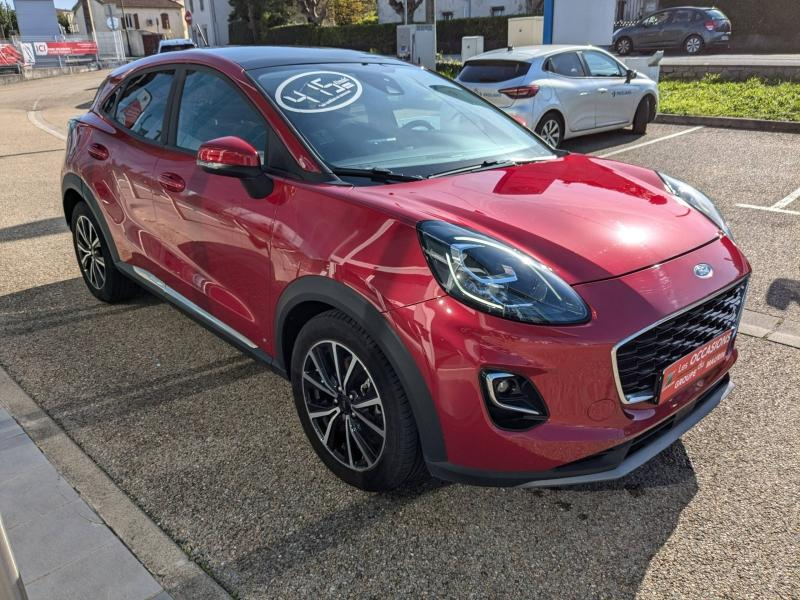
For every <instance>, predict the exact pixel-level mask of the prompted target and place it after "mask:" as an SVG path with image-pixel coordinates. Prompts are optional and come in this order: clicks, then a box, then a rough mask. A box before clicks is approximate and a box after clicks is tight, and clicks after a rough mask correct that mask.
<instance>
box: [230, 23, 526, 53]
mask: <svg viewBox="0 0 800 600" xmlns="http://www.w3.org/2000/svg"><path fill="white" fill-rule="evenodd" d="M519 16H524V15H519ZM396 27H397V23H365V24H362V25H344V26H341V27H316V26H313V25H290V26H286V27H273V28H271V29H267V30H266V31H265V32H263V33H262V35H261V39H260V40H259V43H261V44H270V45H274V46H328V47H332V48H350V49H353V50H364V51H372V52H377V53H378V54H395V51H396V43H397V34H396V33H395V28H396ZM229 31H230V38H231V44H250V43H252V41H251V39H250V31H249V30H248V29H247V25H246V24H245V23H244V22H242V21H234V22H232V23H230V25H229ZM467 35H482V36H483V47H484V49H485V50H493V49H495V48H503V47H505V45H506V43H507V41H508V17H478V18H473V19H453V20H451V21H439V22H438V23H437V24H436V38H437V45H438V51H439V52H440V53H442V54H461V38H462V37H464V36H467Z"/></svg>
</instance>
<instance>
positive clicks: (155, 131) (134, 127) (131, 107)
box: [114, 71, 173, 140]
mask: <svg viewBox="0 0 800 600" xmlns="http://www.w3.org/2000/svg"><path fill="white" fill-rule="evenodd" d="M172 77H173V72H172V71H156V72H151V73H145V74H144V75H140V76H138V77H136V78H134V79H133V80H132V81H131V82H130V83H129V84H128V86H127V87H126V88H125V91H124V92H123V93H122V97H121V98H120V101H119V104H117V111H116V114H115V115H114V120H115V121H117V122H118V123H120V124H121V125H122V126H123V127H127V128H128V129H130V130H131V131H132V132H133V133H137V134H139V135H141V136H143V137H146V138H147V139H149V140H155V139H158V137H159V136H160V135H161V131H162V129H163V126H164V113H165V112H166V110H167V101H168V100H169V90H170V86H171V85H172Z"/></svg>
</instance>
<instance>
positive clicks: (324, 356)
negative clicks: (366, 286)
mask: <svg viewBox="0 0 800 600" xmlns="http://www.w3.org/2000/svg"><path fill="white" fill-rule="evenodd" d="M331 347H333V351H331ZM337 348H338V349H337ZM312 349H313V350H314V352H315V354H314V357H315V358H312V357H311V356H310V353H311V351H312ZM333 352H337V357H338V358H337V361H338V362H337V363H336V364H337V365H339V367H340V368H339V373H340V376H339V377H338V379H339V380H341V379H344V380H345V382H344V383H345V386H344V387H345V389H344V390H343V391H338V390H333V387H334V386H336V385H337V383H336V381H335V380H334V377H333V373H335V372H336V368H335V367H334V366H333V365H334V363H333V360H332V357H333ZM348 353H349V354H348ZM348 358H349V359H350V360H349V361H348ZM354 359H355V360H354ZM353 362H356V365H355V366H354V367H353V368H352V373H351V374H350V380H349V381H348V378H347V377H345V375H347V373H345V371H346V370H348V369H349V367H350V364H351V363H353ZM316 365H321V368H320V369H317V368H316ZM290 370H291V380H292V391H293V393H294V401H295V407H296V408H297V414H298V415H299V417H300V422H301V423H302V425H303V429H304V430H305V432H306V435H307V436H308V439H309V441H310V442H311V445H312V446H313V448H314V450H315V452H316V453H317V456H319V457H320V459H321V460H322V462H324V463H325V465H326V466H327V467H328V468H329V469H330V470H331V471H333V473H334V474H335V475H336V476H338V477H339V478H340V479H342V480H343V481H345V482H346V483H349V484H350V485H352V486H354V487H357V488H359V489H361V490H365V491H371V492H386V491H391V490H394V489H397V488H400V487H411V486H414V485H418V484H419V483H420V482H421V481H422V480H423V479H425V478H426V477H428V476H429V475H428V472H427V469H426V467H425V461H424V459H423V456H422V450H421V448H420V443H419V435H418V433H417V426H416V423H415V422H414V415H413V414H412V412H411V405H410V404H409V402H408V398H407V397H406V393H405V390H404V389H403V386H402V384H401V383H400V380H399V379H398V377H397V374H396V373H395V370H394V368H393V367H392V365H391V363H390V362H389V361H388V360H387V359H386V357H385V356H384V355H383V353H382V352H381V350H380V348H379V347H378V345H377V344H376V343H375V342H374V340H373V339H372V338H371V337H370V335H369V333H367V331H365V330H364V328H363V327H361V326H360V325H359V324H358V323H356V322H355V321H354V320H353V319H351V318H350V317H348V316H347V315H346V314H344V313H342V312H340V311H338V310H330V311H327V312H324V313H321V314H319V315H317V316H316V317H314V318H313V319H311V320H310V321H308V323H306V324H305V325H304V326H303V329H302V330H301V331H300V334H299V335H298V336H297V340H296V342H295V344H294V348H293V350H292V363H291V369H290ZM321 370H325V371H326V373H325V374H323V373H321ZM304 374H305V375H308V376H310V377H313V379H315V380H316V381H317V382H318V384H314V383H313V382H309V380H308V379H307V378H304ZM367 380H369V381H371V384H370V383H365V382H366V381H367ZM326 381H328V382H331V383H332V384H333V385H331V386H327V385H326V384H325V382H326ZM359 382H362V383H361V385H358V383H359ZM319 383H321V384H322V386H320V385H319ZM365 385H366V388H365ZM323 388H327V389H328V390H329V391H330V390H333V391H335V392H336V394H334V395H331V394H329V393H326V392H323V391H322V389H323ZM365 390H366V391H365ZM375 392H377V393H375ZM351 395H352V396H354V398H352V402H351V399H350V396H351ZM334 396H336V399H334ZM367 396H372V397H373V399H374V397H375V396H377V397H378V399H379V403H380V406H372V407H370V408H369V409H359V411H357V410H356V408H354V406H355V405H358V404H364V403H366V402H367V401H369V400H370V399H369V398H367ZM307 401H308V402H310V403H311V404H312V406H307ZM337 407H338V410H339V412H337V413H334V414H333V416H317V417H314V423H312V417H311V414H312V411H313V413H314V414H317V415H320V414H321V413H323V412H325V411H335V410H337ZM314 409H316V410H314ZM370 410H371V411H374V412H372V413H367V412H361V416H359V415H356V412H360V411H370ZM365 415H366V416H367V418H368V419H369V420H370V421H371V422H372V423H373V424H375V425H376V426H377V427H378V429H381V428H382V429H383V431H384V435H383V436H379V435H376V434H375V431H371V429H374V428H370V427H366V423H365V421H364V418H363V416H365ZM357 416H359V419H356V417H357ZM326 419H327V420H326ZM381 426H382V427H381ZM347 427H350V430H349V431H347ZM354 429H356V430H357V432H356V433H353V432H354ZM323 430H324V431H323ZM356 435H358V437H359V438H360V439H361V442H357V440H356ZM323 437H324V438H326V442H327V443H326V442H325V441H323ZM381 439H382V442H380V440H381ZM369 441H372V442H373V444H372V447H370V446H369V444H368V442H369ZM362 443H363V444H364V445H367V449H368V450H369V451H370V452H368V453H365V452H364V451H363V450H360V448H362ZM378 443H381V450H380V452H372V451H373V450H374V449H375V446H377V445H378ZM348 444H349V447H348ZM329 446H330V447H329ZM368 454H371V457H372V458H373V459H374V462H373V463H372V464H370V463H369V458H370V456H368ZM357 457H358V458H357Z"/></svg>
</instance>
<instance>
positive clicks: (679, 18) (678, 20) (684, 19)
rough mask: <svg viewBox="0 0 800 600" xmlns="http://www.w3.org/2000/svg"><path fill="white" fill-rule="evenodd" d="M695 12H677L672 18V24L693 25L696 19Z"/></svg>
mask: <svg viewBox="0 0 800 600" xmlns="http://www.w3.org/2000/svg"><path fill="white" fill-rule="evenodd" d="M694 14H695V13H694V11H693V10H685V9H681V10H676V11H675V14H674V15H673V17H672V22H673V23H675V24H676V25H681V24H685V23H691V22H692V19H693V18H694Z"/></svg>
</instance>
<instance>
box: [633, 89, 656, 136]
mask: <svg viewBox="0 0 800 600" xmlns="http://www.w3.org/2000/svg"><path fill="white" fill-rule="evenodd" d="M652 102H653V100H652V99H651V98H650V96H649V95H647V96H645V97H644V98H642V99H641V101H640V102H639V106H637V107H636V114H634V115H633V133H635V134H636V135H644V134H645V133H647V124H648V123H649V122H650V111H651V108H650V107H651V104H652Z"/></svg>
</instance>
